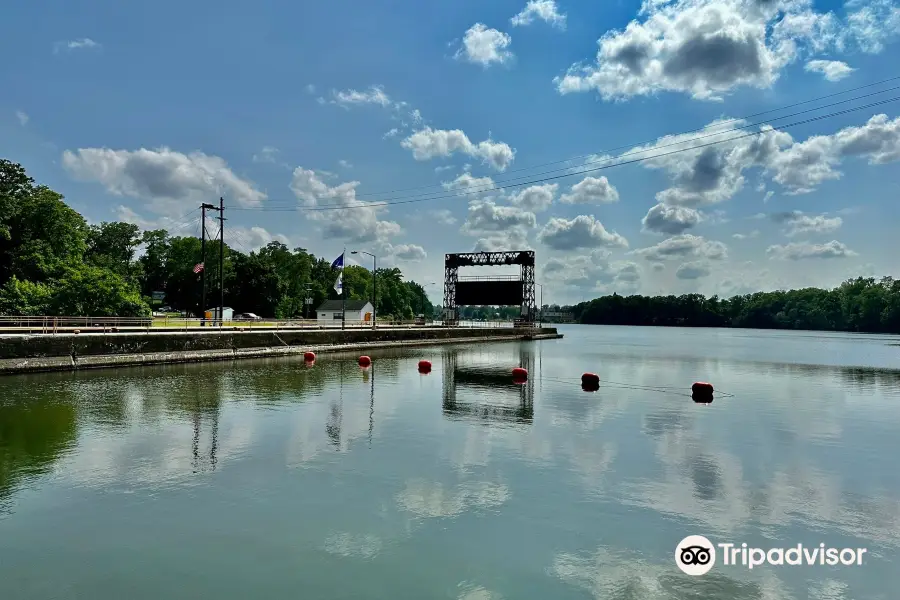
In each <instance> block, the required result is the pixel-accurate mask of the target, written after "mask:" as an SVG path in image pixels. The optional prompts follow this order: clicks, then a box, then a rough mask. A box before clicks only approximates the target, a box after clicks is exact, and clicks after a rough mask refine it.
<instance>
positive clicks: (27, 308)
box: [0, 159, 435, 319]
mask: <svg viewBox="0 0 900 600" xmlns="http://www.w3.org/2000/svg"><path fill="white" fill-rule="evenodd" d="M222 253H223V257H222V258H223V276H222V281H221V282H220V279H219V270H218V264H219V254H220V249H219V244H218V243H208V244H207V246H206V259H205V264H206V266H207V269H206V285H207V305H208V306H206V307H203V306H201V299H202V288H201V275H200V274H198V273H195V272H194V267H195V265H197V264H199V263H200V262H201V261H202V260H203V255H202V252H201V240H200V239H199V238H197V237H193V236H173V235H170V234H169V232H168V231H166V230H165V229H156V230H151V231H141V229H140V228H139V227H138V226H137V225H134V224H131V223H123V222H115V221H111V222H103V223H100V224H99V225H89V224H88V223H87V221H86V220H85V219H84V217H83V216H82V215H81V214H79V213H78V212H77V211H75V210H73V209H72V208H71V207H70V206H68V205H67V204H66V203H65V201H64V198H63V196H62V195H61V194H59V193H57V192H55V191H53V190H51V189H50V188H48V187H47V186H44V185H38V184H36V183H35V181H34V180H33V179H32V178H31V177H29V176H28V174H27V173H26V171H25V169H24V168H23V167H22V166H21V165H19V164H17V163H14V162H11V161H9V160H5V159H0V315H61V316H121V317H129V316H135V317H137V316H149V315H150V314H151V309H152V306H153V304H154V302H153V300H152V298H153V294H154V292H164V293H165V299H164V300H163V301H162V302H163V303H165V304H166V305H167V306H169V307H171V308H172V309H174V310H176V311H179V312H186V313H188V314H191V315H200V314H202V312H203V311H204V310H206V309H208V308H211V307H213V306H217V305H218V304H219V302H218V301H219V289H220V283H221V284H223V288H224V298H225V305H226V306H229V307H231V308H233V309H235V311H236V312H253V313H256V314H258V315H261V316H263V317H275V318H280V319H287V318H298V317H303V316H304V315H308V316H309V317H310V318H315V310H316V308H317V307H318V306H319V305H321V303H322V302H323V301H325V300H326V299H334V298H340V296H338V294H337V293H336V292H335V291H334V284H335V280H336V278H337V271H335V270H333V269H332V268H331V262H332V261H331V260H326V259H325V258H322V257H316V256H315V255H314V254H312V253H310V252H307V251H306V250H304V249H301V248H295V249H290V248H288V247H287V246H286V245H284V244H282V243H280V242H271V243H269V244H268V245H267V246H265V247H263V248H261V249H259V250H257V251H251V252H249V253H244V252H240V251H238V250H235V249H234V248H231V247H229V246H228V245H227V244H225V245H224V249H223V251H222ZM332 258H334V257H332ZM376 276H377V292H378V296H377V298H376V301H375V306H376V311H377V314H379V316H382V315H383V316H384V317H385V318H397V319H410V318H412V317H413V316H414V315H416V314H420V313H422V314H426V315H429V316H431V315H432V314H433V313H434V310H435V309H434V306H433V305H432V304H431V302H430V301H429V300H428V297H427V294H426V293H425V289H424V288H423V287H422V286H421V285H419V284H418V283H416V282H414V281H405V280H404V279H403V273H402V272H401V271H400V269H398V268H387V269H378V270H377V272H376ZM343 289H344V292H345V293H346V294H347V299H348V300H371V299H372V272H371V271H369V270H367V269H364V268H362V267H358V266H347V267H346V268H345V269H344V277H343ZM306 298H312V305H307V304H306V303H305V302H304V300H305V299H306ZM156 304H159V302H158V303H156Z"/></svg>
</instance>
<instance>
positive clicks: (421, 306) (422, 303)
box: [419, 281, 437, 317]
mask: <svg viewBox="0 0 900 600" xmlns="http://www.w3.org/2000/svg"><path fill="white" fill-rule="evenodd" d="M428 285H437V282H436V281H429V282H428V283H426V284H425V286H428ZM425 286H422V297H421V298H419V314H420V315H422V316H423V317H424V316H425V298H426V297H427V296H428V290H426V289H425ZM431 317H434V314H433V312H432V315H431Z"/></svg>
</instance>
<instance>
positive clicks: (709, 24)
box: [556, 0, 900, 100]
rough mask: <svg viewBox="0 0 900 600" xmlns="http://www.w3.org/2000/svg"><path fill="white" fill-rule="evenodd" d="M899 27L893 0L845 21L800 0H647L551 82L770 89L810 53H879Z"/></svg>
mask: <svg viewBox="0 0 900 600" xmlns="http://www.w3.org/2000/svg"><path fill="white" fill-rule="evenodd" d="M876 15H877V16H876ZM898 30H900V13H898V11H897V9H896V7H894V6H893V5H892V3H891V2H890V0H874V1H870V2H866V3H865V4H863V2H859V3H856V5H855V7H854V8H853V9H851V12H849V13H848V15H847V17H846V19H845V21H844V22H843V23H841V22H840V19H838V18H837V17H836V16H835V15H834V14H833V13H830V12H829V13H819V12H815V11H814V9H813V8H812V5H811V2H805V1H802V0H800V1H782V2H780V1H760V2H745V1H742V0H724V1H723V0H676V1H652V0H649V1H647V2H645V4H644V6H643V8H642V10H641V14H640V15H639V17H638V19H635V20H632V21H631V22H630V23H629V24H628V25H627V26H626V27H625V28H624V29H622V30H611V31H608V32H606V33H605V34H604V35H603V36H602V37H601V38H600V39H599V40H598V44H599V46H600V48H599V50H598V52H597V56H596V59H595V61H594V63H593V64H590V65H585V64H583V63H576V64H574V65H572V66H571V67H570V68H569V70H568V72H567V73H566V74H565V75H564V76H561V77H558V78H557V79H556V85H557V89H558V91H559V92H560V93H562V94H567V93H572V92H585V91H590V90H596V91H597V92H598V93H599V94H600V95H601V96H602V97H603V98H604V99H607V100H610V99H620V98H628V97H631V96H636V95H649V94H654V93H657V92H661V91H671V92H681V93H685V94H689V95H691V96H693V97H694V98H699V99H706V100H717V99H720V98H722V96H723V95H724V94H725V93H727V92H729V91H731V90H733V89H734V88H736V87H739V86H752V87H757V88H768V87H770V86H771V85H772V84H773V83H774V82H775V81H776V80H777V79H778V77H779V76H780V74H781V71H782V70H783V69H784V68H785V67H786V66H787V65H789V64H791V63H793V62H794V61H796V60H797V59H798V58H799V57H802V56H805V55H808V54H810V53H813V52H822V51H825V50H829V49H833V50H835V51H841V50H849V49H851V48H858V49H861V50H863V51H867V52H878V51H880V50H881V49H882V47H883V43H884V41H885V40H886V39H888V38H889V37H891V36H892V35H894V34H896V32H897V31H898Z"/></svg>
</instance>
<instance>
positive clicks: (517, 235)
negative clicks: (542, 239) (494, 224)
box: [472, 228, 532, 252]
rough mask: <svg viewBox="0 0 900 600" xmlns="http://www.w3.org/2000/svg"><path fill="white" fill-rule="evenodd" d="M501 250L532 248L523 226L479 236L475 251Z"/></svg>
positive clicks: (474, 247) (473, 249)
mask: <svg viewBox="0 0 900 600" xmlns="http://www.w3.org/2000/svg"><path fill="white" fill-rule="evenodd" d="M501 250H532V247H531V244H530V243H529V242H528V235H527V233H526V232H525V230H523V229H521V228H514V229H509V230H507V231H498V232H492V233H488V234H486V235H484V236H483V237H479V238H478V240H476V242H475V245H474V246H473V247H472V251H473V252H499V251H501Z"/></svg>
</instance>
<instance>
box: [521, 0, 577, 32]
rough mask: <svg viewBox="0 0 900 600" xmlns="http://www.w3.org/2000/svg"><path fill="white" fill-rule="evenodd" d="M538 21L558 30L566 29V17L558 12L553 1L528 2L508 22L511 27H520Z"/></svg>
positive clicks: (533, 0)
mask: <svg viewBox="0 0 900 600" xmlns="http://www.w3.org/2000/svg"><path fill="white" fill-rule="evenodd" d="M535 19H540V20H542V21H544V22H546V23H549V24H550V25H553V26H554V27H556V28H558V29H565V28H566V15H565V14H561V13H560V12H559V7H558V6H557V5H556V1H555V0H528V4H526V5H525V8H523V9H522V10H521V11H520V12H519V14H517V15H516V16H514V17H513V18H512V19H510V20H509V22H510V23H512V26H513V27H521V26H523V25H530V24H532V23H534V21H535Z"/></svg>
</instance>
